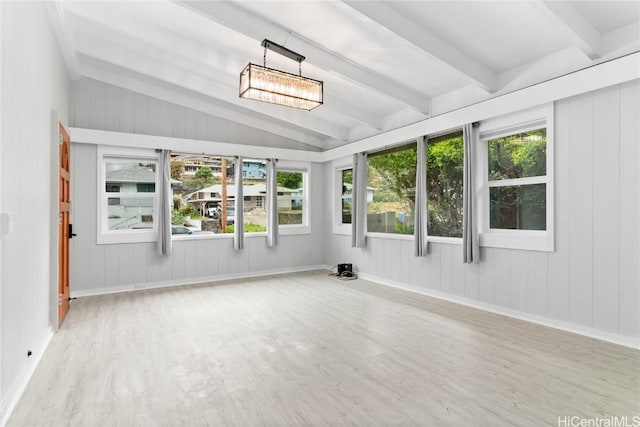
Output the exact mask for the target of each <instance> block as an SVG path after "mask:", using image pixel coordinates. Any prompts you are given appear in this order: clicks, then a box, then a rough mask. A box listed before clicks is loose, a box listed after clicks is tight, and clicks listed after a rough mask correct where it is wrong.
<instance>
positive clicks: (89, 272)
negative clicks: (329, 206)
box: [71, 91, 324, 294]
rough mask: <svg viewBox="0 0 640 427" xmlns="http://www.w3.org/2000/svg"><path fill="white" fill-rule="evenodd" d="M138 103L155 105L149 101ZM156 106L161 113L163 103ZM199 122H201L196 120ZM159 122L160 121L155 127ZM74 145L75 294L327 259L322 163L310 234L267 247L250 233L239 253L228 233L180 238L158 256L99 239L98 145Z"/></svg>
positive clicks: (152, 248) (316, 172)
mask: <svg viewBox="0 0 640 427" xmlns="http://www.w3.org/2000/svg"><path fill="white" fill-rule="evenodd" d="M98 92H99V91H98ZM101 96H102V95H101ZM94 102H96V101H95V100H94ZM135 102H138V103H139V104H140V105H142V104H145V103H146V104H147V105H151V104H152V101H151V100H147V101H142V100H141V99H139V100H138V101H134V103H135ZM152 111H155V112H159V111H161V108H160V109H152ZM82 114H85V113H82ZM197 122H200V123H201V124H200V125H197ZM193 123H196V127H199V128H200V130H199V131H198V132H200V133H199V134H198V135H202V134H203V133H205V132H206V126H204V125H203V124H202V123H206V122H205V121H204V120H203V117H199V118H197V119H196V120H195V121H194V122H193ZM159 124H160V123H159V122H157V123H155V126H157V125H159ZM134 126H135V124H134ZM172 129H173V130H175V129H177V127H176V126H173V127H172ZM198 135H195V136H198ZM72 150H73V156H72V162H73V171H74V173H72V183H73V186H72V197H73V206H74V208H73V211H72V214H73V221H74V230H75V231H76V232H77V233H78V237H77V238H74V239H73V240H72V245H71V251H72V252H71V260H72V261H71V265H72V268H71V292H72V294H73V293H74V292H85V293H86V292H96V293H99V292H104V291H108V290H115V289H118V288H122V289H124V288H141V287H144V286H145V285H146V284H156V283H166V282H171V281H175V282H188V281H189V280H198V279H201V278H204V277H217V276H224V275H229V274H236V275H237V274H247V273H250V272H258V271H265V270H276V269H285V268H296V267H304V266H308V265H320V264H322V263H323V261H324V244H323V240H324V239H323V233H322V230H323V227H324V213H322V209H319V208H318V206H320V205H321V202H322V200H323V197H324V191H323V189H324V182H323V177H324V173H323V167H322V165H319V164H313V165H312V167H311V168H312V170H311V175H312V176H313V177H315V178H314V179H312V182H311V183H310V199H311V206H310V208H311V209H314V207H315V209H316V210H317V215H316V214H315V213H314V215H312V218H311V224H310V225H311V234H306V235H290V236H289V235H287V236H280V244H279V246H278V247H277V248H274V249H269V248H267V247H266V243H265V238H264V237H247V239H246V242H245V249H244V250H243V251H241V252H236V251H234V250H233V241H232V239H230V238H223V239H207V240H181V241H175V242H174V252H173V254H172V255H171V256H170V257H160V256H158V255H157V252H156V245H155V243H133V244H110V245H97V244H96V233H97V207H96V203H97V202H96V194H95V193H96V188H97V177H96V155H97V150H96V147H95V146H94V145H88V144H73V146H72Z"/></svg>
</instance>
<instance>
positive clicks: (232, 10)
mask: <svg viewBox="0 0 640 427" xmlns="http://www.w3.org/2000/svg"><path fill="white" fill-rule="evenodd" d="M179 4H182V5H184V6H186V7H188V8H190V9H191V10H193V11H194V12H196V13H199V14H201V15H203V16H205V17H207V18H209V19H211V20H213V21H215V22H218V23H219V24H221V25H224V26H225V27H228V28H231V29H233V30H235V31H238V32H240V33H242V34H244V35H245V36H248V37H251V38H253V39H255V40H256V41H262V40H263V39H265V38H268V39H271V40H284V39H286V40H287V48H289V49H292V50H294V51H299V52H301V53H304V55H305V56H306V58H307V59H306V60H307V61H308V62H309V63H310V64H314V65H316V66H317V67H319V68H321V69H324V70H326V71H328V72H334V73H337V74H339V75H341V76H343V77H344V78H346V79H348V80H350V81H352V82H354V83H355V84H357V85H360V86H362V87H366V88H368V89H373V90H375V91H377V92H379V93H382V94H384V95H386V96H389V97H391V98H393V99H397V100H399V101H400V102H402V103H404V104H405V105H408V106H410V107H411V108H413V109H415V110H417V111H419V112H421V113H423V114H428V113H429V99H428V98H427V97H426V96H424V95H422V94H420V93H417V92H415V91H414V90H412V89H409V88H408V87H406V86H403V85H401V84H398V83H396V82H394V81H392V80H390V79H388V78H386V77H384V76H381V75H379V74H376V73H374V72H372V71H371V70H368V69H366V68H364V67H361V66H359V65H357V64H355V63H353V62H351V61H349V60H347V59H346V58H343V57H341V56H340V55H339V54H337V53H334V52H331V51H328V50H326V49H324V48H323V47H322V46H320V45H318V44H317V43H315V42H313V41H311V40H307V39H306V38H304V37H302V36H301V35H299V34H296V33H294V32H292V31H290V30H289V29H287V28H285V27H283V26H281V25H279V24H277V23H275V22H272V21H270V20H267V19H265V18H262V17H260V16H257V15H256V14H254V13H252V12H250V11H248V10H245V9H243V8H242V7H241V6H238V5H237V4H234V3H230V2H227V1H216V2H202V1H180V2H179Z"/></svg>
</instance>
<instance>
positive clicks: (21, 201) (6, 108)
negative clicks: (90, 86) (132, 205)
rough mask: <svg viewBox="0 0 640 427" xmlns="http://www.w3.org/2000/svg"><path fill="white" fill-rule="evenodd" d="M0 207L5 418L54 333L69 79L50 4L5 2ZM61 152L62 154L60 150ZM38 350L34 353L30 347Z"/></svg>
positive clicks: (1, 411)
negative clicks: (54, 208) (57, 216)
mask: <svg viewBox="0 0 640 427" xmlns="http://www.w3.org/2000/svg"><path fill="white" fill-rule="evenodd" d="M0 8H1V16H2V22H1V25H0V28H1V39H2V47H1V55H2V60H1V67H2V68H1V73H0V74H1V78H2V81H1V83H0V84H1V87H2V99H1V102H2V108H1V110H2V111H1V117H2V118H1V123H2V128H1V145H0V183H1V187H0V212H4V213H10V214H11V225H12V228H13V231H12V232H10V233H8V234H6V235H2V236H0V247H1V249H0V254H1V257H0V265H1V268H0V282H1V286H0V319H1V326H0V334H1V336H0V342H1V344H0V349H1V350H0V357H1V364H0V372H1V380H0V397H1V401H0V423H2V420H3V419H4V418H5V417H6V414H7V410H8V409H9V408H10V407H11V406H12V405H13V404H14V403H15V399H16V398H17V397H18V395H19V393H20V392H21V391H22V388H23V387H24V386H25V385H26V382H27V381H28V379H29V378H30V375H31V372H32V370H33V369H34V368H35V365H36V361H37V360H39V358H40V357H41V355H42V352H43V351H44V349H45V347H46V343H47V342H48V339H49V338H50V336H51V331H52V327H53V325H51V324H50V309H49V308H50V307H49V304H50V288H51V286H55V283H54V282H52V281H51V280H50V271H49V250H50V241H51V239H55V238H56V237H55V236H56V233H57V224H52V223H51V219H50V206H51V204H52V203H55V196H53V197H52V195H51V191H50V189H51V184H50V183H51V181H52V179H54V175H55V174H56V173H57V171H54V170H52V167H51V160H50V159H51V157H52V155H53V153H57V149H58V146H57V140H53V141H52V138H51V116H52V110H55V111H57V113H58V114H59V117H60V119H61V120H62V121H63V122H64V121H66V120H67V118H68V90H69V85H68V78H67V74H66V71H65V68H64V64H63V60H62V57H61V54H60V51H59V49H58V46H57V44H56V42H55V36H54V34H53V32H52V29H51V25H50V23H49V20H48V16H47V13H46V11H45V6H44V5H43V4H42V3H32V2H0ZM55 156H56V157H57V154H55ZM28 350H31V351H32V352H33V355H32V356H31V357H30V358H28V357H27V351H28Z"/></svg>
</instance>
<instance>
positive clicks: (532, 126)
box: [479, 106, 553, 251]
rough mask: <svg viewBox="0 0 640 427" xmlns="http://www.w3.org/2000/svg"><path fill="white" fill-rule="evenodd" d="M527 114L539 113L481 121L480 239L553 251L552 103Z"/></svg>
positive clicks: (516, 246) (498, 243)
mask: <svg viewBox="0 0 640 427" xmlns="http://www.w3.org/2000/svg"><path fill="white" fill-rule="evenodd" d="M527 114H529V115H534V114H535V115H537V116H538V117H537V118H536V119H534V120H528V121H524V120H523V121H521V122H517V121H515V120H513V121H512V122H511V123H514V122H515V123H517V124H512V125H511V126H508V125H507V126H504V127H498V129H496V130H493V129H491V125H492V121H489V122H487V123H482V125H481V132H480V139H481V141H480V142H481V145H480V153H479V154H481V155H480V156H479V161H481V163H482V165H481V166H482V167H481V168H480V169H481V173H482V175H483V176H482V182H483V185H482V204H481V208H480V211H481V212H480V213H481V216H482V221H481V244H483V245H485V246H496V247H507V248H516V249H531V250H545V251H552V250H553V174H552V172H553V107H552V106H550V107H547V108H542V109H538V110H535V111H532V112H529V113H527V112H525V113H521V116H524V117H522V118H523V119H524V118H527V117H526V115H527ZM540 117H543V118H540ZM502 122H503V123H508V119H506V120H504V119H503V120H502Z"/></svg>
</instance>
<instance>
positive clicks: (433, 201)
mask: <svg viewBox="0 0 640 427" xmlns="http://www.w3.org/2000/svg"><path fill="white" fill-rule="evenodd" d="M463 161H464V142H463V139H462V132H455V133H449V134H447V135H443V136H439V137H436V138H429V139H428V140H427V210H428V224H427V231H428V234H429V236H438V237H462V182H463V180H462V175H463Z"/></svg>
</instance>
